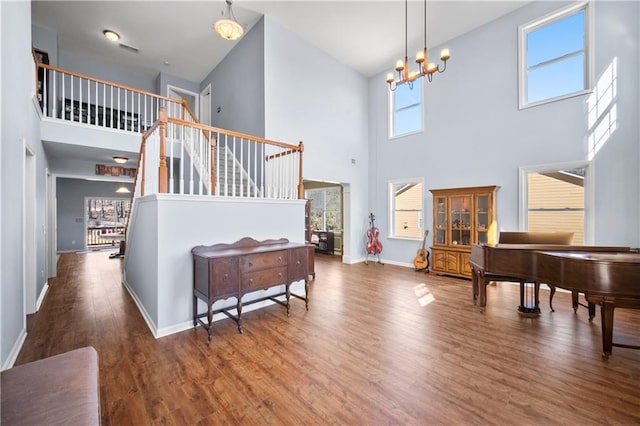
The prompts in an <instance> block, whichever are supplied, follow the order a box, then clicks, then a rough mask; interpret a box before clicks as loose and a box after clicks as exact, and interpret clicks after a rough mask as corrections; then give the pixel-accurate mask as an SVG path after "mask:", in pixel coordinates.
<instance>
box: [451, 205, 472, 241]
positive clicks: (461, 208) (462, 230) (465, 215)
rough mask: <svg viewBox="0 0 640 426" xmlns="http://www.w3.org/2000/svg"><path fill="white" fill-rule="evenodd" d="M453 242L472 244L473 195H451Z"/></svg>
mask: <svg viewBox="0 0 640 426" xmlns="http://www.w3.org/2000/svg"><path fill="white" fill-rule="evenodd" d="M449 200H450V203H451V218H450V220H451V222H450V223H451V239H450V241H451V244H453V245H458V244H460V245H465V246H468V245H470V244H471V220H472V216H471V201H472V199H471V196H459V197H451V198H450V199H449Z"/></svg>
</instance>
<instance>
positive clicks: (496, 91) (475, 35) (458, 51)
mask: <svg viewBox="0 0 640 426" xmlns="http://www.w3.org/2000/svg"><path fill="white" fill-rule="evenodd" d="M562 5H563V4H562V3H559V2H535V3H533V4H530V5H528V6H525V7H523V8H521V9H518V10H516V11H515V12H513V13H511V14H509V15H506V16H504V17H502V18H500V19H498V20H496V21H494V22H492V23H490V24H488V25H486V26H484V27H481V28H479V29H477V30H474V31H472V32H470V33H467V34H465V35H463V36H461V37H459V38H456V39H454V40H451V41H449V42H448V43H446V46H447V47H449V48H450V49H451V54H452V59H451V61H450V62H449V64H448V69H447V71H446V72H445V73H444V74H440V75H436V76H435V77H434V81H433V82H432V83H428V84H426V86H425V107H426V115H425V131H424V132H423V133H420V134H416V135H412V136H407V137H403V138H399V139H395V140H389V139H388V137H387V135H388V102H387V100H388V94H389V93H388V92H389V91H388V88H387V85H386V83H385V82H384V78H385V74H384V73H381V74H380V75H378V76H375V77H373V78H371V79H370V81H369V96H370V103H369V107H370V117H369V133H370V140H371V145H370V151H369V158H370V162H371V167H370V169H369V182H370V186H369V197H370V200H371V209H372V210H373V211H374V212H376V216H377V218H378V219H379V222H378V223H377V224H378V226H379V227H380V228H381V231H382V236H383V238H382V242H383V244H384V251H383V257H384V258H386V259H391V260H394V261H397V262H405V263H410V262H411V259H412V258H413V256H414V254H415V251H416V249H417V248H418V247H419V243H418V242H414V241H402V240H397V239H389V238H386V236H387V235H388V232H389V231H388V227H389V217H388V195H387V192H386V187H387V182H388V181H389V180H391V179H399V178H409V177H424V180H425V188H426V189H431V188H450V187H460V186H476V185H499V186H501V189H500V190H499V191H498V223H499V228H500V229H501V230H516V229H517V226H518V167H520V166H527V165H535V164H546V163H557V162H565V161H579V160H585V159H586V158H587V153H586V136H587V122H586V106H585V101H586V97H587V96H586V95H584V96H578V97H574V98H571V99H566V100H563V101H558V102H553V103H549V104H545V105H541V106H537V107H533V108H528V109H524V110H518V108H517V106H518V98H517V93H518V92H517V91H518V85H517V75H518V74H517V39H518V25H521V24H523V23H527V22H529V21H531V20H533V19H535V18H537V17H540V16H542V15H545V14H546V13H548V12H550V11H552V10H555V9H557V8H559V7H561V6H562ZM595 5H596V7H595V25H596V28H595V49H596V50H595V52H596V53H595V72H596V78H597V77H598V76H599V75H600V74H601V73H602V72H603V71H604V69H605V68H606V67H607V66H608V65H609V63H610V62H611V60H612V58H613V57H614V56H618V58H619V62H618V63H619V66H620V72H619V78H620V79H619V83H618V84H619V86H618V100H617V101H618V111H619V122H618V126H619V127H618V130H617V131H616V132H615V133H614V135H613V137H612V138H611V139H610V140H609V142H608V143H607V145H606V146H605V147H604V148H603V149H602V151H601V152H600V154H599V155H598V157H597V158H596V159H595V162H594V167H595V189H596V208H595V222H596V235H595V239H594V242H595V243H596V244H620V245H631V246H637V245H638V243H639V240H638V220H637V218H638V197H639V186H638V180H639V179H638V161H637V159H638V126H637V124H636V123H637V117H638V105H637V102H638V96H637V94H638V78H637V75H638V28H637V25H638V24H637V22H638V21H637V16H638V11H637V9H638V3H636V2H595ZM441 47H444V46H433V51H432V53H431V54H436V52H439V50H440V48H441ZM400 48H401V46H399V49H400ZM392 65H393V64H389V66H390V67H389V68H391V67H392ZM423 84H424V83H423ZM424 208H425V221H426V224H427V227H428V228H431V226H432V197H431V194H430V193H429V192H428V191H427V190H425V205H424ZM430 240H431V235H430V238H429V243H430Z"/></svg>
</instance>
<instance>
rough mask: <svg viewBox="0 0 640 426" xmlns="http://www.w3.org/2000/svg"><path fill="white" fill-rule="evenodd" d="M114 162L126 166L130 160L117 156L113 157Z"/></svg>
mask: <svg viewBox="0 0 640 426" xmlns="http://www.w3.org/2000/svg"><path fill="white" fill-rule="evenodd" d="M113 161H115V162H116V163H118V164H124V163H126V162H127V161H129V159H128V158H127V157H120V156H115V157H113Z"/></svg>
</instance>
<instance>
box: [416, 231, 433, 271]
mask: <svg viewBox="0 0 640 426" xmlns="http://www.w3.org/2000/svg"><path fill="white" fill-rule="evenodd" d="M427 235H429V230H428V229H427V230H426V231H424V238H423V239H422V248H420V249H419V250H418V253H416V257H415V259H413V266H415V268H416V271H421V270H423V269H425V270H427V271H428V270H429V250H427V249H426V248H424V246H425V244H426V243H427Z"/></svg>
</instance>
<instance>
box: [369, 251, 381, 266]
mask: <svg viewBox="0 0 640 426" xmlns="http://www.w3.org/2000/svg"><path fill="white" fill-rule="evenodd" d="M376 256H378V262H377V263H379V264H380V265H383V266H384V263H382V261H381V260H380V253H376ZM364 264H365V265H368V264H369V253H367V258H366V259H365V260H364Z"/></svg>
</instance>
